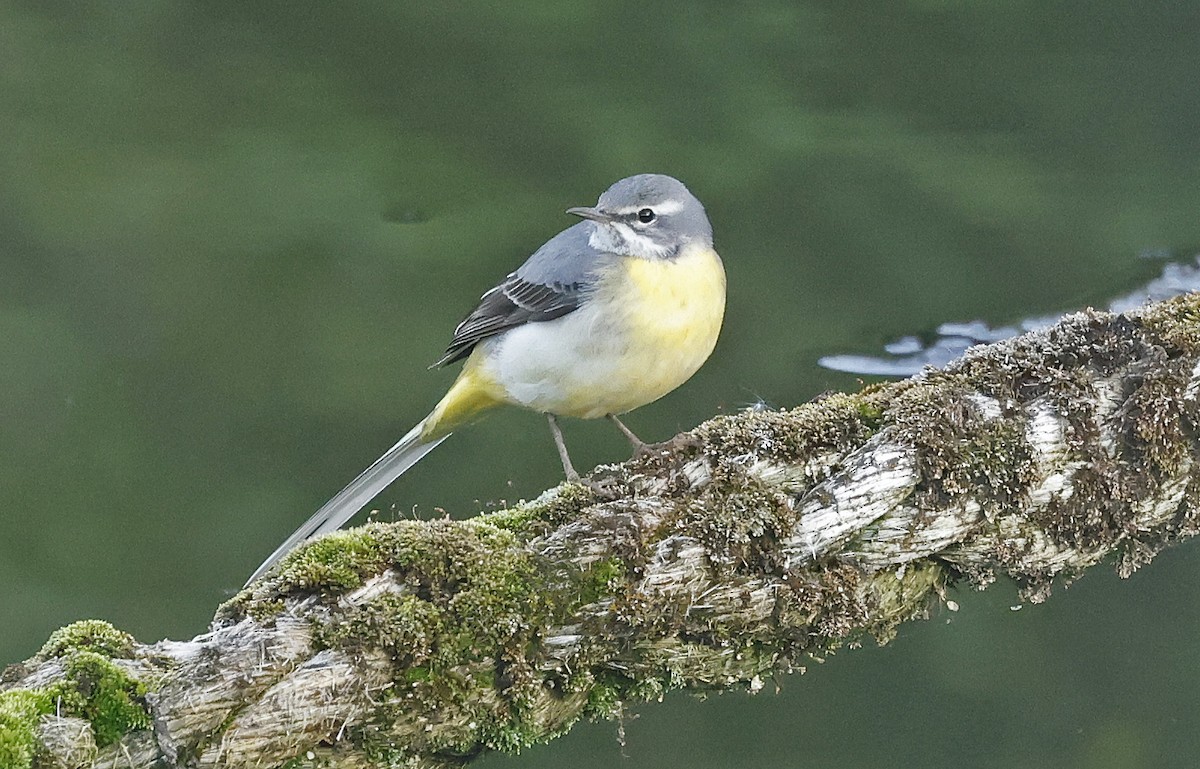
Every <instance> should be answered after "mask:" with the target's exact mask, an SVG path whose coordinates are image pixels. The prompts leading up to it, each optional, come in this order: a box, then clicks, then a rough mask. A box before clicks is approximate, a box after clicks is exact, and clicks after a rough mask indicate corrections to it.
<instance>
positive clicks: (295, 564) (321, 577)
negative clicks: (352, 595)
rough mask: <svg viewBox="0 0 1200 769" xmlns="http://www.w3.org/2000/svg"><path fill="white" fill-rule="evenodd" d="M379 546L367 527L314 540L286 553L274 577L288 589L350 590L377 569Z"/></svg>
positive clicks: (382, 556) (382, 557) (382, 558)
mask: <svg viewBox="0 0 1200 769" xmlns="http://www.w3.org/2000/svg"><path fill="white" fill-rule="evenodd" d="M383 550H384V549H383V547H382V546H381V544H380V542H379V539H378V538H377V537H376V536H373V528H372V527H371V526H363V527H361V528H357V529H350V530H347V531H339V532H336V533H334V534H330V535H329V536H325V537H321V538H320V539H315V540H313V541H311V542H309V543H307V544H304V545H302V546H300V547H298V548H296V549H295V550H293V551H292V552H291V553H290V554H288V555H287V556H286V557H285V558H284V559H283V561H282V562H281V563H280V564H279V570H278V572H277V573H276V577H275V580H277V581H278V582H280V583H283V584H285V585H287V586H288V587H290V588H292V589H299V590H312V589H343V590H348V589H353V588H356V587H358V586H360V585H361V584H362V582H363V578H364V577H365V576H366V575H367V574H370V573H373V572H375V571H378V570H379V567H380V565H381V564H382V562H383V560H384V552H383Z"/></svg>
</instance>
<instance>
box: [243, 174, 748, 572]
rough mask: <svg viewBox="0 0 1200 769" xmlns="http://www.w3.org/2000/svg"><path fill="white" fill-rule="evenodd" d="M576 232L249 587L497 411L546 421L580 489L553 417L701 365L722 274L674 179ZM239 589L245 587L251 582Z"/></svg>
mask: <svg viewBox="0 0 1200 769" xmlns="http://www.w3.org/2000/svg"><path fill="white" fill-rule="evenodd" d="M567 213H569V214H574V215H575V216H578V217H580V218H581V219H583V221H581V222H579V223H578V224H575V225H573V226H571V227H568V228H567V229H565V230H563V231H562V232H560V233H559V234H557V235H555V236H554V237H553V238H551V239H550V240H549V241H547V242H546V244H545V245H543V246H542V247H541V248H539V249H538V250H537V251H536V252H534V254H533V256H531V257H529V259H528V260H526V262H525V263H524V264H522V265H521V266H520V267H518V268H517V270H516V272H514V273H512V274H510V275H509V276H508V277H507V278H505V279H504V280H503V281H502V282H501V283H500V285H498V286H496V287H495V288H493V289H492V290H490V291H488V292H487V293H486V294H484V295H483V297H482V298H481V299H480V302H479V306H478V307H476V308H475V311H474V312H472V313H471V314H470V315H468V316H467V319H466V320H464V321H463V322H462V323H460V324H458V328H456V329H454V339H453V340H452V341H451V342H450V346H449V347H448V348H447V349H446V353H445V354H444V355H443V356H442V357H441V359H440V360H439V361H438V362H437V363H436V364H434V365H435V366H443V365H446V364H449V363H453V362H455V361H458V360H463V359H465V363H464V364H463V367H462V371H461V372H460V373H459V375H458V379H456V380H455V381H454V384H453V385H451V387H450V390H449V391H448V392H447V393H446V395H445V396H444V397H443V398H442V400H441V401H440V402H439V403H438V404H437V405H436V406H434V408H433V411H431V412H430V413H429V416H427V417H425V418H424V419H423V420H421V422H420V424H418V425H417V426H416V427H414V428H413V429H412V430H410V431H409V433H408V434H407V435H405V436H404V437H403V438H401V439H400V441H399V442H398V443H397V444H396V445H395V446H392V447H391V448H390V449H388V450H387V453H386V454H384V455H383V456H382V457H380V458H379V459H378V460H376V461H375V464H373V465H371V466H370V467H368V468H367V469H366V470H364V471H363V472H362V474H361V475H359V476H358V477H357V478H355V479H354V480H353V481H351V482H350V485H349V486H347V487H346V488H344V489H342V490H341V491H339V492H338V493H337V494H336V495H335V496H334V497H333V499H331V500H329V501H328V502H326V503H325V506H324V507H322V508H321V509H320V510H318V511H317V512H316V513H315V514H314V515H313V516H312V517H311V518H309V519H308V520H307V521H305V522H304V525H303V526H301V527H300V528H299V529H297V530H296V531H295V533H293V534H292V535H291V536H290V537H288V538H287V539H286V540H285V541H284V543H283V544H282V545H280V546H279V547H278V548H277V549H276V550H275V552H274V553H271V557H269V558H268V559H267V560H266V561H265V562H263V565H262V566H259V567H258V570H257V571H255V572H254V575H253V576H251V577H250V580H249V582H253V581H254V580H255V579H257V578H258V577H259V576H261V575H262V574H263V573H264V572H266V571H267V570H268V569H270V568H271V567H272V566H273V565H274V564H275V563H276V562H277V561H278V560H279V559H280V558H282V557H283V556H284V555H285V554H286V553H287V552H288V551H290V550H291V549H292V548H293V547H295V546H296V545H297V544H299V543H300V542H302V541H303V540H305V539H308V538H310V537H315V536H317V535H320V534H325V533H327V532H331V531H335V530H337V529H338V528H339V527H341V525H342V524H344V523H345V522H346V521H347V520H349V519H350V517H351V516H353V515H354V514H355V513H357V512H358V511H359V510H361V509H362V508H363V507H364V506H365V505H366V504H367V503H369V502H370V501H371V500H372V499H374V497H375V495H376V494H378V493H379V492H381V491H383V489H384V488H385V487H387V485H388V484H390V483H391V482H392V481H394V480H395V479H396V478H397V477H399V475H400V474H401V473H403V472H404V471H406V470H408V468H410V467H412V466H413V465H414V464H416V463H417V461H418V460H420V459H421V457H423V456H425V455H426V454H427V453H429V452H430V451H432V450H433V449H434V447H436V446H437V445H438V444H439V443H441V442H442V441H444V440H446V438H448V437H450V432H451V431H452V430H455V429H456V428H458V427H459V426H461V425H463V424H464V423H466V422H468V421H470V420H471V419H473V418H474V417H476V416H477V415H478V414H479V413H480V412H482V411H484V410H485V409H490V408H492V407H493V406H498V405H500V404H504V403H511V404H514V405H517V406H524V407H525V408H527V409H533V410H534V411H540V412H541V413H543V414H545V415H546V418H547V419H548V420H549V421H550V432H551V433H552V434H553V436H554V443H555V445H556V446H557V447H558V453H559V457H560V458H561V459H562V464H563V470H564V471H565V472H566V474H567V479H568V480H572V481H574V480H578V479H579V474H578V473H576V472H575V468H574V467H573V466H572V465H571V458H570V457H569V456H568V455H567V447H566V444H564V443H563V438H562V432H561V431H560V430H559V429H558V422H557V418H558V417H560V416H568V417H579V418H581V419H596V418H597V417H607V418H608V419H611V420H612V421H613V423H614V424H615V425H616V426H617V427H618V428H620V430H621V432H622V433H624V434H625V436H626V437H627V438H628V439H629V441H630V442H631V443H632V444H633V446H634V448H635V449H636V450H638V451H641V450H644V449H645V444H643V443H642V442H641V441H640V440H639V439H638V438H637V436H636V435H634V434H633V433H632V432H631V431H630V430H629V428H627V427H625V425H624V424H622V423H621V421H620V420H619V419H617V414H624V413H625V412H627V411H632V410H633V409H636V408H638V407H639V406H645V405H646V404H647V403H651V402H653V401H656V400H658V399H659V398H661V397H663V396H664V395H666V394H667V393H669V392H671V391H672V390H674V389H675V388H676V387H678V386H679V385H681V384H683V383H684V382H686V381H687V380H688V378H689V377H691V376H692V374H694V373H696V370H697V369H699V368H700V366H701V364H703V363H704V361H705V360H706V359H707V358H708V356H709V354H710V353H711V352H712V350H713V346H714V345H715V344H716V342H717V334H718V333H719V332H720V330H721V320H722V318H723V317H724V315H725V270H724V268H723V267H722V266H721V258H720V257H719V256H717V252H716V251H714V250H713V238H712V225H710V224H709V223H708V217H707V216H706V215H705V213H704V206H703V205H701V204H700V201H699V200H697V199H696V197H695V196H694V195H692V193H691V192H689V191H688V188H687V187H685V186H683V184H682V183H681V182H680V181H679V180H677V179H673V178H671V177H670V176H662V175H659V174H641V175H638V176H631V177H629V178H627V179H622V180H621V181H619V182H617V183H616V184H614V185H613V186H611V187H609V188H608V190H607V191H605V193H604V194H603V195H601V196H600V200H599V201H598V202H597V203H596V206H595V207H594V208H590V207H580V208H568V209H567ZM249 582H247V584H249Z"/></svg>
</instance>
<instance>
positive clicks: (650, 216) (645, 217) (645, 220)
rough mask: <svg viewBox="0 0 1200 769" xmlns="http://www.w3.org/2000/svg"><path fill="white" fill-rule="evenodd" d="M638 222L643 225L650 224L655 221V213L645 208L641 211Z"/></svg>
mask: <svg viewBox="0 0 1200 769" xmlns="http://www.w3.org/2000/svg"><path fill="white" fill-rule="evenodd" d="M638 221H639V222H641V223H642V224H649V223H650V222H652V221H654V211H652V210H651V209H649V208H643V209H642V210H641V211H638Z"/></svg>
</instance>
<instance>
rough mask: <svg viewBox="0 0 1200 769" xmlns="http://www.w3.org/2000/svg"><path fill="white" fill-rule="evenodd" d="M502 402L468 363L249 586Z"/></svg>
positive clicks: (286, 542) (283, 546) (281, 548)
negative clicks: (417, 421)
mask: <svg viewBox="0 0 1200 769" xmlns="http://www.w3.org/2000/svg"><path fill="white" fill-rule="evenodd" d="M499 402H500V400H499V399H498V398H496V397H495V395H494V393H493V387H492V386H491V383H490V382H489V381H487V380H486V379H485V378H483V377H481V376H480V375H479V374H478V373H477V370H476V367H475V366H472V365H470V364H468V365H467V366H466V367H464V368H463V372H462V374H461V375H460V376H459V378H458V380H457V381H455V383H454V385H453V386H452V387H451V388H450V390H449V391H448V392H447V393H446V395H445V397H443V398H442V400H441V402H439V403H438V405H437V406H436V407H435V408H434V409H433V411H432V412H430V414H429V416H427V417H425V418H424V419H423V420H421V423H420V424H418V425H417V426H416V427H414V428H413V429H411V430H409V431H408V434H407V435H405V436H404V437H403V438H401V439H400V440H399V441H398V442H397V443H396V445H395V446H392V447H391V448H390V449H388V450H387V452H386V453H385V454H384V455H383V456H382V457H380V458H379V459H376V460H375V463H374V464H372V465H371V466H370V467H368V468H367V469H366V470H363V471H362V473H360V474H359V476H358V477H357V478H355V479H354V480H352V481H350V483H349V484H348V485H347V486H346V488H344V489H342V490H341V491H339V492H338V493H337V494H335V495H334V496H333V499H331V500H329V501H328V502H326V503H325V504H324V505H323V506H322V507H321V509H320V510H318V511H317V512H315V513H313V514H312V517H311V518H309V519H308V520H307V521H305V522H304V523H303V525H301V526H300V528H298V529H296V530H295V531H294V532H292V534H291V536H289V537H288V538H287V539H285V540H284V541H283V544H281V545H280V546H279V547H277V548H275V552H273V553H271V555H270V556H269V557H268V558H267V560H265V561H263V563H262V565H261V566H259V567H258V568H257V569H255V571H254V573H253V574H251V575H250V579H248V580H246V584H247V585H249V584H250V583H251V582H253V581H254V580H256V579H258V578H259V577H261V576H262V575H263V574H265V573H267V571H269V570H270V569H271V567H272V566H274V565H275V564H276V563H278V562H279V561H280V559H282V558H283V557H284V556H285V555H287V554H288V553H289V552H291V550H292V548H294V547H296V546H297V545H299V544H300V543H301V542H304V541H305V540H307V539H311V538H312V537H317V536H320V535H321V534H328V533H329V532H331V531H337V530H338V529H340V528H341V527H342V524H344V523H345V522H346V521H348V520H350V519H351V518H353V517H354V514H355V513H357V512H358V511H359V510H361V509H363V508H364V507H366V506H367V504H368V503H369V502H370V501H371V500H372V499H374V498H375V497H376V495H378V494H379V492H381V491H383V490H384V489H385V488H387V487H388V485H389V484H391V482H392V481H394V480H396V479H397V478H399V477H400V476H401V475H403V474H404V473H405V472H406V471H407V470H408V469H409V468H410V467H412V466H413V465H415V464H416V463H417V462H419V461H421V458H422V457H424V456H425V455H426V454H428V453H429V452H431V451H433V450H434V449H436V448H437V447H438V445H440V444H441V442H442V441H444V440H446V439H447V438H449V437H450V431H451V430H452V429H453V428H455V427H457V426H459V425H461V424H463V423H464V422H466V421H468V420H470V418H471V417H473V416H475V415H476V414H478V413H479V412H481V411H483V410H484V409H487V408H490V407H491V406H494V405H496V404H497V403H499Z"/></svg>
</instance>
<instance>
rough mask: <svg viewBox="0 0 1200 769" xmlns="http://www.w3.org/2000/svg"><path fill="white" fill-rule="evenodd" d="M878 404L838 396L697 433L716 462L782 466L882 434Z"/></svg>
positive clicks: (717, 422)
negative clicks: (744, 460)
mask: <svg viewBox="0 0 1200 769" xmlns="http://www.w3.org/2000/svg"><path fill="white" fill-rule="evenodd" d="M880 414H881V411H880V407H879V405H878V404H876V403H875V402H874V401H873V400H871V399H870V398H867V397H864V396H862V395H855V394H845V393H834V394H832V395H829V396H828V397H825V398H822V399H820V400H816V401H813V402H811V403H805V404H804V405H802V406H798V407H796V408H794V409H791V410H789V411H756V412H751V413H743V414H737V415H734V416H726V417H717V418H715V419H710V420H709V421H708V422H705V423H704V424H703V425H701V426H700V427H698V428H696V430H694V431H693V433H692V435H693V437H694V438H695V441H696V444H697V445H699V446H702V447H703V449H702V450H703V451H704V452H705V453H706V454H707V455H708V456H709V457H714V458H719V457H732V456H738V455H739V454H745V453H753V454H756V455H758V456H761V457H763V458H765V459H772V460H774V461H777V462H780V463H790V462H796V461H805V460H808V459H811V458H812V457H813V456H819V455H822V454H827V453H830V452H833V453H847V452H849V451H852V450H853V449H855V448H857V447H858V446H861V445H862V444H863V443H864V442H865V441H866V440H867V439H868V438H870V437H871V435H873V434H874V433H875V432H876V430H877V429H878V423H879V417H880Z"/></svg>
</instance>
